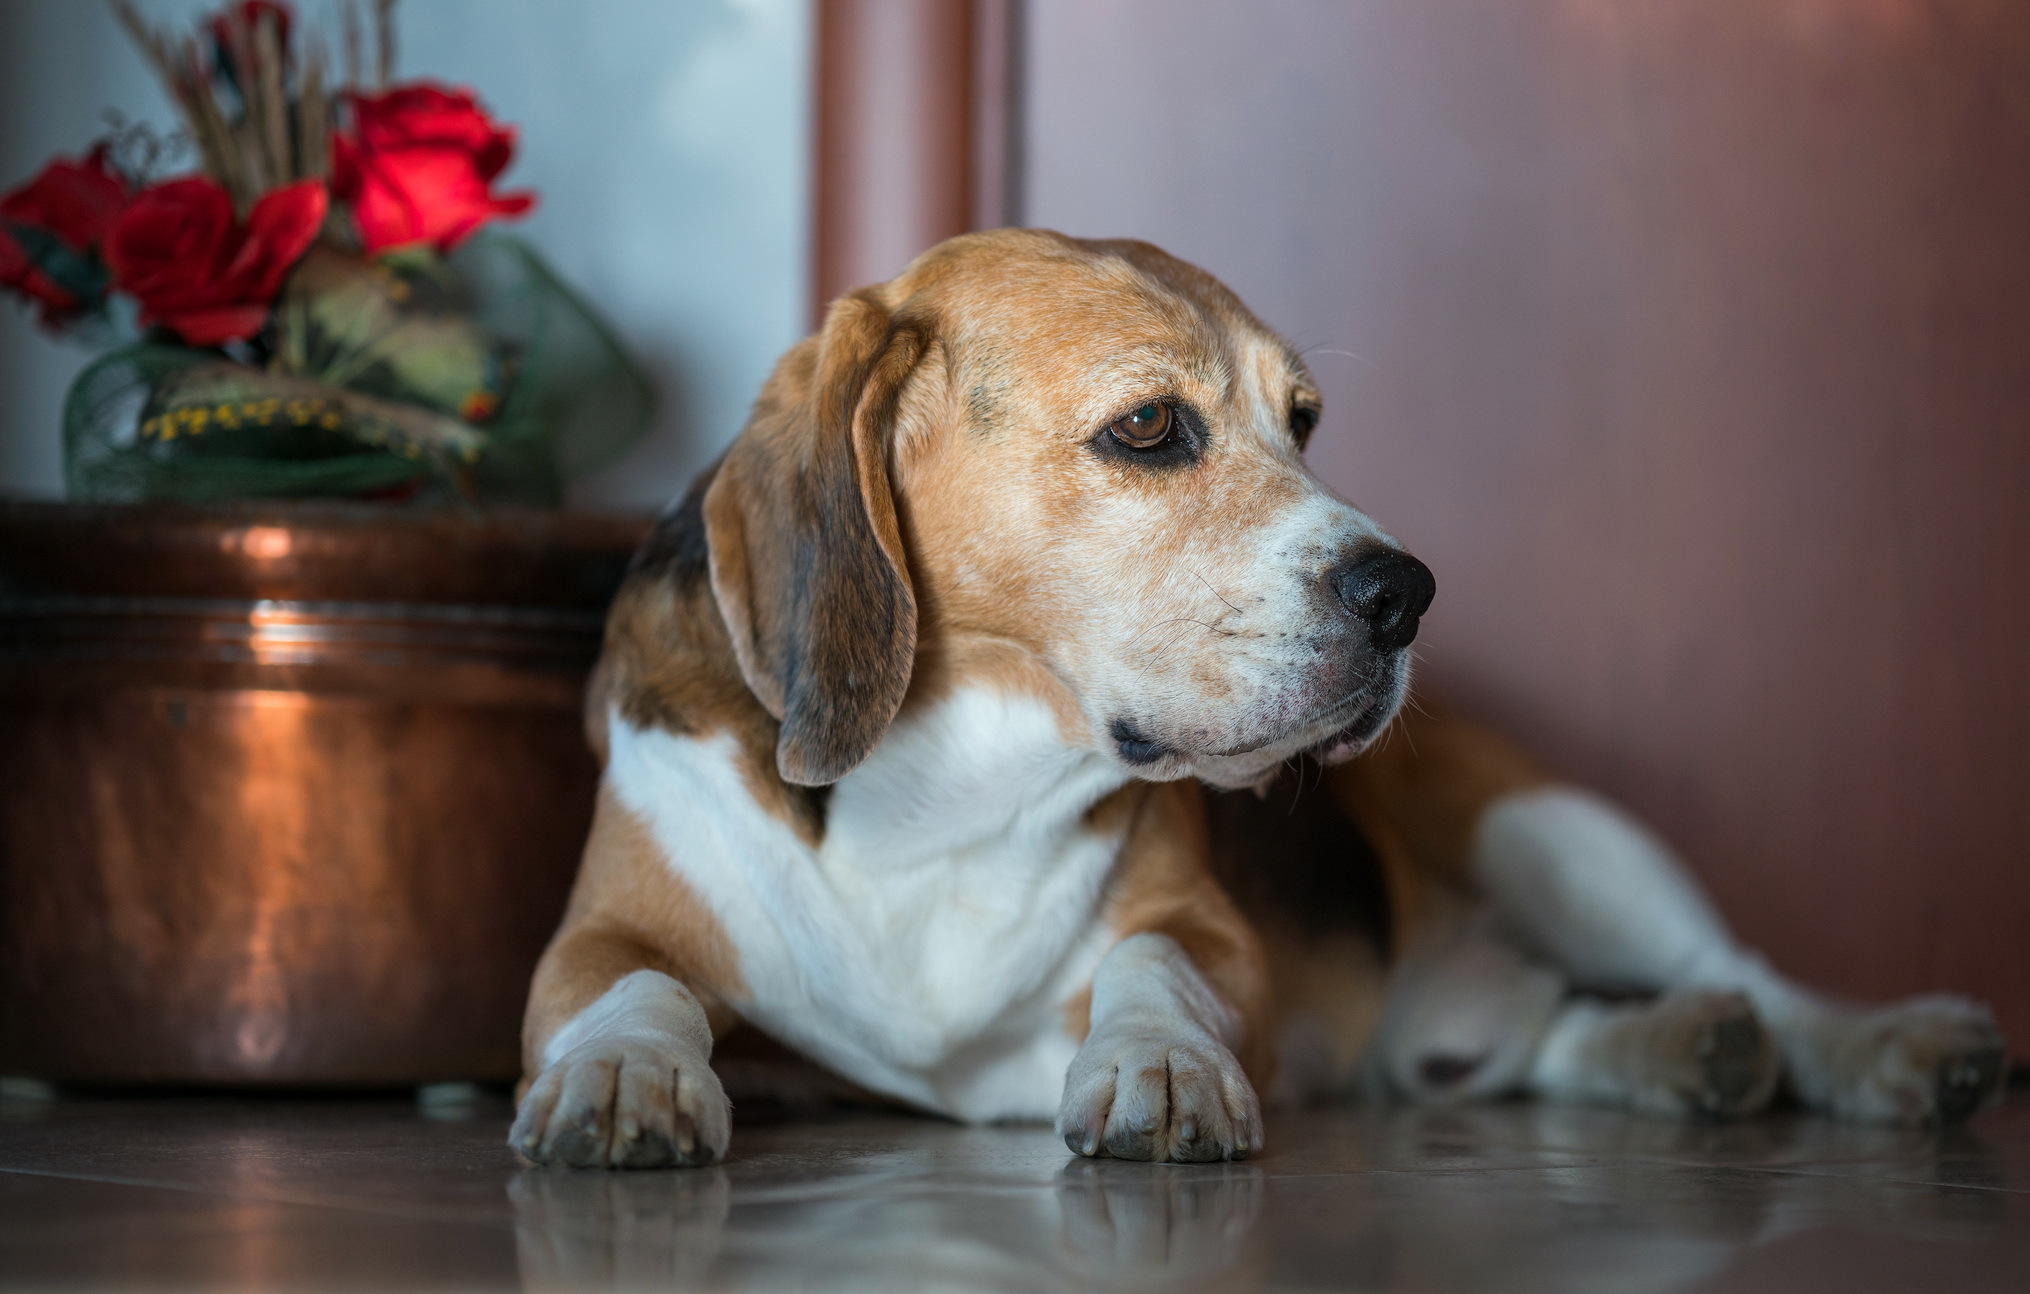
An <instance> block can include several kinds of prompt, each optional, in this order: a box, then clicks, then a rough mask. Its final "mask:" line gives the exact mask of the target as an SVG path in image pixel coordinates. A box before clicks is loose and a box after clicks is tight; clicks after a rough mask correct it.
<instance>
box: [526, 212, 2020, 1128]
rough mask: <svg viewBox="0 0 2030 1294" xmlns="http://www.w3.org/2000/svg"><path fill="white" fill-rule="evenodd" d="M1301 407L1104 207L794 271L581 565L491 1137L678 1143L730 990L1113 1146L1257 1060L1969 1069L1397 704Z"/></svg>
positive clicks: (1809, 1075) (1889, 1085)
mask: <svg viewBox="0 0 2030 1294" xmlns="http://www.w3.org/2000/svg"><path fill="white" fill-rule="evenodd" d="M1319 407H1320V406H1319V393H1318V388H1317V385H1316V384H1315V383H1314V382H1313V380H1312V378H1311V375H1310V374H1309V373H1308V372H1307V371H1306V369H1305V366H1304V363H1303V361H1302V359H1301V358H1300V357H1299V356H1298V355H1297V353H1296V352H1295V351H1293V350H1292V349H1291V348H1290V346H1289V345H1287V344H1286V343H1285V342H1283V341H1282V340H1281V339H1280V338H1278V337H1277V336H1276V335H1275V334H1274V333H1272V332H1270V331H1269V330H1268V329H1267V328H1265V327H1264V326H1263V325H1262V324H1261V323H1260V322H1259V321H1258V320H1256V319H1255V317H1254V316H1253V315H1252V314H1250V313H1249V312H1248V310H1247V308H1246V307H1245V306H1243V305H1242V304H1241V302H1240V301H1239V300H1238V299H1237V298H1236V297H1235V296H1234V295H1233V293H1231V292H1229V291H1228V290H1227V289H1226V288H1225V287H1223V286H1222V285H1220V284H1219V283H1218V282H1217V281H1215V280H1214V279H1213V278H1212V277H1210V276H1209V275H1207V274H1205V273H1204V272H1202V271H1200V270H1198V269H1196V268H1194V267H1192V266H1190V265H1187V264H1185V263H1183V262H1181V261H1178V260H1176V259H1174V258H1172V257H1170V256H1168V255H1166V254H1164V253H1163V252H1161V251H1159V250H1158V249H1156V248H1154V247H1151V246H1149V245H1147V244H1144V243H1136V242H1115V241H1083V240H1077V239H1071V238H1065V237H1062V236H1060V235H1057V234H1053V233H1046V232H1040V231H1034V230H997V231H994V232H990V233H980V234H969V235H966V236H963V237H960V238H955V239H953V240H951V241H949V242H946V243H944V244H942V245H940V246H938V247H935V248H933V249H932V250H930V251H928V252H926V253H924V255H922V256H921V257H919V258H918V259H917V260H916V261H915V262H914V263H913V264H911V265H910V266H909V268H908V269H907V270H906V271H904V273H903V274H902V275H901V276H900V277H898V278H896V279H894V280H893V281H891V282H889V283H885V284H882V285H880V286H878V287H871V288H866V289H863V290H861V291H858V292H855V293H852V294H851V295H849V296H846V297H844V298H842V299H841V300H839V301H838V302H836V303H835V304H834V305H833V306H832V308H831V310H830V312H829V314H828V315H827V317H826V319H825V322H824V326H823V328H822V329H821V330H820V331H819V332H818V334H817V335H815V336H813V337H810V338H808V339H806V340H805V341H803V342H801V343H800V344H798V345H797V346H796V347H795V348H793V349H792V350H791V351H790V352H789V353H788V354H787V355H786V356H784V357H783V359H782V361H781V362H780V363H779V364H778V365H777V367H776V369H775V372H774V374H773V375H772V376H771V377H770V378H769V380H768V383H767V385H766V386H765V387H764V388H763V390H762V392H761V396H760V398H759V400H758V401H757V402H756V404H755V406H754V411H753V414H752V416H751V417H750V419H749V421H748V423H747V426H746V428H745V429H744V430H743V431H742V432H741V434H740V436H739V438H738V439H737V440H736V441H735V442H734V444H733V445H732V447H731V448H730V449H729V450H728V451H727V453H726V454H725V456H724V457H723V458H722V459H721V460H720V461H719V462H718V463H717V464H716V465H715V466H714V467H713V468H711V469H710V470H708V471H707V472H706V473H705V474H704V475H703V476H702V477H701V478H700V479H699V480H698V482H697V483H696V484H695V485H693V486H692V488H691V490H690V492H689V494H688V495H687V496H686V497H685V498H684V499H683V501H682V503H681V504H680V505H679V506H677V507H676V508H675V509H674V510H673V511H671V512H670V513H668V514H667V515H666V516H665V517H664V519H663V520H662V521H661V522H660V524H659V525H658V527H657V529H656V531H655V532H654V535H653V537H652V538H651V539H650V540H649V542H648V543H647V545H646V546H645V547H644V549H643V550H642V552H641V553H640V554H639V556H638V557H637V559H636V562H635V565H634V567H633V569H632V571H631V573H630V575H629V577H628V579H627V581H626V583H625V585H624V587H623V588H622V589H621V591H620V594H619V596H618V599H617V600H616V602H615V603H614V606H613V610H612V613H611V617H610V619H609V621H608V624H607V633H606V644H605V650H604V655H603V657H602V659H601V661H600V664H599V666H598V669H597V670H596V672H595V675H594V680H593V683H592V686H591V689H590V695H589V698H588V706H587V719H588V727H589V731H590V736H591V740H592V743H593V745H594V747H595V748H596V749H597V750H598V752H599V754H600V756H601V758H602V760H603V761H604V770H605V771H604V777H603V781H602V784H601V788H600V792H599V799H598V804H597V809H596V813H595V818H594V822H593V827H592V832H591V838H590V840H589V841H588V843H587V845H586V849H585V857H584V862H583V866H582V868H581V870H580V873H579V877H578V881H577V886H576V889H575V890H574V892H573V894H572V897H571V902H570V907H569V911H568V912H567V914H566V915H565V917H564V920H563V924H562V927H561V928H560V929H559V931H558V932H557V935H556V937H555V939H554V940H553V942H552V943H551V944H550V946H549V948H548V950H547V951H546V952H545V954H544V956H543V958H542V961H541V964H540V965H539V967H538V968H537V970H536V974H535V980H534V985H533V987H532V989H531V992H530V997H529V1006H528V1015H527V1022H526V1027H525V1031H524V1033H525V1065H526V1075H527V1078H526V1080H525V1081H526V1087H525V1091H524V1093H523V1096H522V1099H521V1102H520V1108H519V1110H518V1113H517V1117H516V1120H515V1124H514V1128H513V1131H512V1133H511V1134H510V1139H511V1142H512V1144H513V1145H514V1147H515V1148H516V1149H517V1150H519V1151H520V1152H521V1153H522V1154H523V1155H525V1156H526V1157H528V1158H529V1159H531V1160H533V1161H536V1162H552V1161H556V1162H563V1163H569V1164H576V1165H587V1166H590V1165H600V1166H608V1167H616V1168H626V1167H653V1166H659V1165H672V1164H702V1163H709V1162H712V1161H715V1160H718V1159H719V1158H721V1157H722V1156H723V1155H725V1153H726V1149H727V1142H728V1136H729V1115H730V1103H729V1100H728V1096H727V1085H728V1084H727V1083H722V1079H727V1080H729V1081H730V1080H731V1078H732V1077H733V1076H734V1074H735V1071H738V1072H739V1073H740V1074H742V1075H751V1074H752V1073H754V1072H758V1071H756V1070H755V1066H756V1064H758V1063H759V1062H756V1061H752V1060H742V1061H740V1062H739V1063H737V1064H735V1063H729V1062H728V1059H727V1058H728V1057H729V1056H730V1055H731V1054H732V1050H731V1049H733V1048H734V1044H735V1040H736V1038H738V1037H742V1036H745V1037H749V1038H752V1037H755V1036H760V1037H763V1038H765V1039H766V1040H769V1042H770V1044H771V1045H774V1046H777V1047H778V1048H780V1049H781V1051H782V1053H783V1054H784V1055H786V1056H790V1055H793V1056H794V1057H797V1058H801V1059H802V1061H804V1062H808V1063H811V1064H814V1065H815V1066H817V1067H820V1068H821V1069H822V1071H823V1072H825V1073H826V1074H829V1075H831V1076H834V1077H835V1078H837V1079H838V1080H842V1081H843V1082H844V1083H847V1084H850V1085H852V1087H853V1088H854V1089H855V1090H857V1091H858V1092H860V1093H862V1094H866V1095H871V1096H874V1097H879V1098H884V1099H887V1100H892V1101H895V1102H900V1103H903V1104H906V1105H908V1106H912V1107H915V1108H918V1109H921V1110H926V1111H932V1112H936V1113H940V1114H944V1115H947V1116H950V1117H952V1118H956V1119H962V1120H1023V1119H1039V1120H1040V1119H1052V1118H1054V1119H1055V1120H1056V1126H1057V1130H1058V1132H1059V1134H1060V1135H1061V1136H1062V1137H1063V1138H1064V1140H1065V1141H1066V1143H1067V1144H1068V1145H1069V1146H1070V1148H1071V1149H1072V1150H1073V1151H1075V1152H1076V1153H1078V1154H1081V1155H1100V1154H1106V1155H1113V1156H1118V1157H1122V1158H1130V1159H1148V1160H1217V1159H1233V1158H1239V1157H1241V1156H1245V1155H1248V1154H1250V1153H1253V1152H1255V1151H1258V1150H1260V1149H1261V1147H1262V1145H1263V1134H1262V1116H1261V1108H1262V1098H1264V1097H1268V1098H1271V1099H1275V1100H1309V1099H1318V1098H1324V1097H1332V1096H1336V1095H1343V1094H1348V1093H1354V1092H1363V1091H1364V1092H1367V1093H1370V1094H1373V1095H1378V1096H1394V1097H1399V1098H1408V1099H1412V1100H1418V1101H1429V1102H1449V1101H1461V1100H1470V1099H1474V1098H1482V1097H1490V1096H1494V1095H1497V1094H1503V1093H1512V1092H1527V1093H1532V1094H1535V1095H1537V1096H1540V1097H1543V1098H1547V1099H1550V1100H1557V1101H1587V1102H1600V1103H1608V1104H1616V1105H1621V1106H1625V1107H1632V1108H1635V1109H1639V1110H1646V1111H1652V1112H1656V1113H1660V1114H1665V1115H1676V1116H1694V1115H1703V1116H1734V1115H1741V1114H1746V1113H1748V1112H1751V1111H1754V1110H1757V1109H1759V1108H1761V1107H1762V1106H1763V1105H1764V1104H1766V1103H1767V1102H1768V1101H1769V1100H1770V1097H1771V1094H1772V1092H1773V1091H1774V1090H1775V1088H1776V1086H1777V1082H1778V1078H1779V1075H1780V1074H1783V1075H1787V1076H1788V1079H1789V1082H1790V1085H1791V1087H1792V1088H1793V1089H1794V1090H1795V1092H1796V1094H1797V1095H1798V1097H1799V1098H1801V1099H1802V1101H1803V1102H1804V1103H1805V1104H1806V1105H1808V1106H1811V1107H1812V1108H1815V1109H1819V1110H1823V1111H1827V1112H1830V1113H1832V1114H1836V1115H1841V1116H1847V1117H1852V1118H1858V1119H1873V1120H1891V1121H1922V1120H1945V1119H1955V1118H1959V1117H1963V1116H1965V1115H1966V1114H1968V1113H1969V1112H1971V1111H1972V1110H1973V1109H1974V1108H1976V1107H1977V1106H1979V1105H1980V1104H1982V1103H1983V1102H1985V1101H1986V1100H1988V1099H1989V1098H1990V1097H1991V1096H1992V1095H1993V1094H1994V1093H1995V1092H1996V1091H1997V1090H1998V1087H1999V1084H2000V1079H2001V1075H2002V1067H2003V1059H2004V1054H2005V1053H2004V1049H2003V1045H2002V1040H2001V1037H2000V1035H1999V1033H1998V1032H1997V1030H1996V1028H1995V1024H1994V1021H1993V1019H1992V1017H1991V1016H1990V1014H1989V1013H1988V1012H1987V1011H1986V1010H1984V1009H1983V1008H1981V1007H1979V1006H1977V1005H1975V1004H1972V1003H1969V1002H1965V1001H1962V1000H1958V999H1954V998H1945V997H1933V998H1922V999H1916V1000H1913V1001H1908V1002H1904V1003H1901V1004H1899V1005H1893V1006H1889V1007H1882V1008H1867V1007H1859V1006H1851V1005H1846V1004H1840V1003H1836V1002H1832V1001H1830V1000H1827V999H1825V998H1822V997H1820V996H1818V995H1816V994H1813V993H1811V992H1809V991H1807V990H1805V989H1803V988H1800V987H1798V986H1797V985H1795V984H1792V983H1791V982H1789V981H1787V980H1786V979H1784V978H1783V977H1782V976H1780V975H1779V974H1777V973H1776V972H1775V971H1774V970H1772V969H1771V968H1770V967H1769V966H1768V964H1767V963H1765V962H1764V961H1762V960H1761V959H1760V958H1758V957H1757V956H1755V955H1754V954H1753V953H1751V952H1748V951H1746V950H1744V949H1743V948H1741V947H1740V946H1739V945H1737V944H1736V943H1735V942H1734V940H1733V939H1732V938H1731V937H1730V935H1729V934H1728V932H1727V930H1726V928H1725V927H1724V926H1723V925H1722V924H1721V922H1720V920H1719V919H1718V917H1717V916H1716V914H1715V913H1714V911H1713V909H1712V907H1711V906H1710V905H1709V904H1708V903H1707V902H1706V900H1705V899H1704V898H1703V897H1702V896H1701V894H1700V893H1699V891H1698V890H1697V888H1696V887H1695V886H1694V884H1693V883H1692V882H1691V880H1690V879H1689V878H1688V877H1687V876H1686V874H1685V873H1684V872H1683V871H1682V870H1681V869H1680V867H1679V866H1678V864H1677V863H1676V862H1675V861H1674V860H1673V859H1672V857H1671V855H1670V854H1669V852H1668V851H1667V850H1666V849H1665V848H1664V846H1663V845H1662V844H1660V843H1659V842H1658V841H1657V840H1656V839H1655V837H1653V836H1652V835H1651V834H1650V833H1648V832H1647V831H1645V830H1644V829H1643V828H1642V827H1641V826H1640V825H1638V824H1637V823H1635V822H1634V821H1632V820H1631V819H1630V818H1629V817H1628V816H1627V815H1626V814H1624V813H1623V812H1622V811H1621V810H1619V809H1617V808H1616V807H1614V806H1613V805H1612V804H1609V803H1608V802H1606V801H1605V800H1603V799H1601V798H1599V797H1598V796H1595V795H1592V794H1589V793H1587V792H1586V791H1583V790H1579V789H1576V788H1574V787H1571V786H1567V785H1563V784H1561V783H1559V782H1558V781H1556V780H1555V779H1554V778H1553V777H1551V776H1550V775H1549V774H1547V773H1545V772H1544V771H1542V770H1541V769H1539V768H1538V767H1536V766H1535V765H1533V764H1532V763H1530V762H1529V760H1528V759H1526V758H1525V757H1524V756H1522V755H1521V754H1520V753H1518V752H1517V751H1515V750H1514V749H1512V748H1511V747H1509V746H1508V745H1506V744H1505V743H1503V742H1502V741H1500V740H1498V739H1497V738H1495V737H1493V736H1491V735H1489V734H1487V733H1485V732H1482V731H1479V730H1476V729H1474V728H1472V727H1469V726H1466V725H1465V724H1462V723H1459V722H1457V721H1454V720H1452V719H1450V718H1447V717H1444V716H1442V715H1440V714H1436V713H1429V712H1410V713H1404V714H1401V715H1399V714H1398V711H1399V710H1400V709H1401V708H1402V706H1403V702H1404V698H1405V696H1406V694H1407V691H1408V688H1409V683H1410V653H1409V650H1408V649H1409V646H1410V643H1411V641H1412V640H1413V639H1414V637H1415V636H1416V632H1417V625H1418V617H1419V616H1420V615H1421V614H1422V613H1423V612H1424V610H1425V608H1426V607H1427V606H1428V605H1429V603H1430V601H1431V598H1432V593H1433V583H1432V577H1431V573H1430V572H1429V571H1428V570H1426V569H1425V568H1424V566H1423V565H1422V564H1421V563H1419V562H1418V561H1417V560H1416V559H1415V558H1414V557H1411V556H1410V555H1409V554H1408V553H1406V552H1405V551H1404V550H1403V548H1402V547H1401V546H1400V545H1399V544H1397V543H1396V542H1395V541H1394V540H1393V539H1391V538H1390V537H1389V536H1388V534H1387V533H1386V532H1384V531H1383V530H1382V529H1381V527H1380V526H1379V525H1377V524H1376V523H1375V522H1374V521H1373V520H1371V519H1370V518H1369V517H1367V516H1366V515H1365V514H1363V513H1362V512H1360V511H1359V510H1358V509H1356V508H1354V507H1353V506H1352V505H1351V504H1349V503H1347V502H1346V501H1345V500H1344V499H1342V498H1340V497H1339V496H1338V495H1336V494H1334V493H1333V492H1332V490H1330V489H1329V488H1327V487H1326V486H1325V485H1324V484H1323V483H1322V482H1320V481H1319V479H1318V478H1317V477H1316V476H1314V475H1312V473H1311V472H1310V470H1309V469H1308V468H1307V467H1306V466H1305V463H1304V457H1303V453H1304V446H1305V441H1306V438H1307V437H1308V436H1309V435H1310V433H1311V430H1312V428H1313V427H1314V426H1315V425H1316V424H1317V422H1318V417H1319ZM1392 721H1393V722H1394V723H1395V725H1396V728H1397V732H1396V734H1395V735H1394V737H1393V739H1392V740H1388V741H1382V740H1381V738H1382V737H1383V736H1384V734H1385V733H1388V732H1389V730H1390V725H1391V722H1392ZM1581 990H1588V991H1592V990H1606V991H1610V992H1611V993H1617V994H1620V996H1618V997H1617V996H1596V995H1591V993H1590V992H1586V993H1582V992H1581ZM1635 994H1642V995H1645V996H1640V997H1637V996H1633V995H1635ZM729 1035H733V1036H731V1037H729ZM715 1046H717V1047H719V1048H720V1049H721V1059H722V1063H721V1065H720V1069H719V1071H718V1072H715V1068H714V1060H713V1056H714V1048H715ZM748 1054H750V1055H751V1050H750V1051H749V1053H748Z"/></svg>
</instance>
